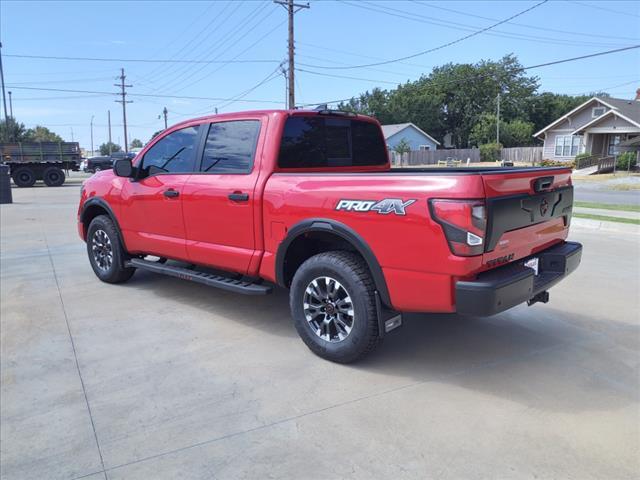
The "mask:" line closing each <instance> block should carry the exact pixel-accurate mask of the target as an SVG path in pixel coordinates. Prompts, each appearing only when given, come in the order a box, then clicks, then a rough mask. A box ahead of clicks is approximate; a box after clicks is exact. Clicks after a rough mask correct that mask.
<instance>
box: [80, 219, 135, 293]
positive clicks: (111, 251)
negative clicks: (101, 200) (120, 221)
mask: <svg viewBox="0 0 640 480" xmlns="http://www.w3.org/2000/svg"><path fill="white" fill-rule="evenodd" d="M87 254H88V255H89V263H90V264H91V268H93V272H94V273H95V274H96V276H97V277H98V278H99V279H100V280H102V281H103V282H107V283H122V282H126V281H127V280H129V279H130V278H131V276H132V275H133V274H134V272H135V271H136V269H135V268H133V267H125V265H124V263H125V261H126V260H127V257H128V256H127V253H126V252H125V251H124V248H123V247H122V242H121V240H120V235H119V234H118V230H117V229H116V227H115V225H114V223H113V220H111V218H109V217H108V216H107V215H98V216H97V217H96V218H94V219H93V220H91V223H90V224H89V229H88V231H87Z"/></svg>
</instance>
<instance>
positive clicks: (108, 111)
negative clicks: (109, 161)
mask: <svg viewBox="0 0 640 480" xmlns="http://www.w3.org/2000/svg"><path fill="white" fill-rule="evenodd" d="M107 123H108V125H109V156H111V146H112V145H113V143H112V142H111V110H107Z"/></svg>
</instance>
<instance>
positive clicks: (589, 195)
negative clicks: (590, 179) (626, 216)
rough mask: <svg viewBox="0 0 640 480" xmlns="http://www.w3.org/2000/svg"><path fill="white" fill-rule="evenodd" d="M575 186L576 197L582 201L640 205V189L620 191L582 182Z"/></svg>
mask: <svg viewBox="0 0 640 480" xmlns="http://www.w3.org/2000/svg"><path fill="white" fill-rule="evenodd" d="M574 186H575V189H574V196H575V199H576V200H578V201H580V202H596V203H613V204H619V205H640V190H627V191H619V190H611V189H605V188H596V187H592V186H589V185H584V184H580V183H575V184H574Z"/></svg>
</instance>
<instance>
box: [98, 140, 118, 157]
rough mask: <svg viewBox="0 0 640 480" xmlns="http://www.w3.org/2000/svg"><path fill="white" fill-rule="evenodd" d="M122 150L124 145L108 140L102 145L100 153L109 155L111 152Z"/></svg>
mask: <svg viewBox="0 0 640 480" xmlns="http://www.w3.org/2000/svg"><path fill="white" fill-rule="evenodd" d="M109 147H111V148H109ZM121 151H122V147H121V146H120V145H118V144H116V143H113V142H106V143H103V144H102V145H100V155H109V154H110V153H113V152H121Z"/></svg>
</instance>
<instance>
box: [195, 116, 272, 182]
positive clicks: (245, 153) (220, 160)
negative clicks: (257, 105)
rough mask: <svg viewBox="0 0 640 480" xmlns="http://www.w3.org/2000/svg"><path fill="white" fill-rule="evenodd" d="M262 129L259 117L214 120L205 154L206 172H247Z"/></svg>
mask: <svg viewBox="0 0 640 480" xmlns="http://www.w3.org/2000/svg"><path fill="white" fill-rule="evenodd" d="M259 133H260V121H259V120H238V121H230V122H219V123H212V124H211V126H210V127H209V133H208V135H207V141H206V143H205V145H204V152H203V154H202V164H201V166H200V171H201V172H202V173H216V174H247V173H250V172H251V169H252V168H253V159H254V156H255V151H256V144H257V141H258V134H259Z"/></svg>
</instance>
